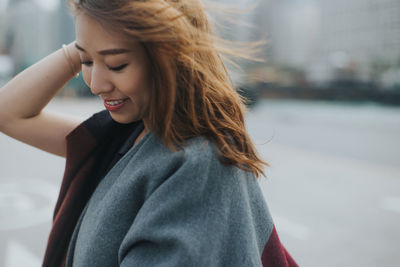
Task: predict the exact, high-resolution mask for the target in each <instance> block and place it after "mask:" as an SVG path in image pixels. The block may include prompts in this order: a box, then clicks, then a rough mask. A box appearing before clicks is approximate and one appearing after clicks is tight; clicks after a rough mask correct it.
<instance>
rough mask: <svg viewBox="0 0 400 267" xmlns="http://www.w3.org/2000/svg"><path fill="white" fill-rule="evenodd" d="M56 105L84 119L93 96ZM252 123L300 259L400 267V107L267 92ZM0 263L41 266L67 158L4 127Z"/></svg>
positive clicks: (333, 265) (270, 198) (268, 190)
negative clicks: (15, 136) (270, 97)
mask: <svg viewBox="0 0 400 267" xmlns="http://www.w3.org/2000/svg"><path fill="white" fill-rule="evenodd" d="M48 109H50V110H54V111H57V112H64V113H68V114H72V115H77V116H80V117H83V118H86V117H88V116H90V115H91V114H92V113H94V112H96V111H97V110H100V109H102V103H101V102H99V101H98V100H93V99H89V100H88V99H84V100H82V99H69V100H64V99H63V100H61V99H56V100H55V101H53V102H52V103H50V104H49V107H48ZM247 127H248V129H249V132H250V134H251V136H252V137H253V140H254V142H255V143H256V145H257V148H258V149H259V152H260V153H261V155H262V157H263V158H264V159H265V160H266V161H268V162H269V163H270V165H271V167H269V168H267V169H266V173H267V176H268V178H267V179H265V178H261V179H260V184H261V186H262V189H263V192H264V195H265V198H266V200H267V203H268V205H269V208H270V211H271V213H272V216H273V218H274V221H275V224H276V227H277V230H278V233H279V236H280V238H281V240H282V242H283V244H284V245H285V246H286V248H287V249H288V251H289V252H290V253H291V254H292V256H293V257H294V259H295V260H296V261H297V262H298V263H299V265H300V266H310V267H320V266H324V267H338V266H352V267H353V266H362V267H375V266H385V267H395V266H400V256H399V254H398V252H399V249H400V245H399V240H400V228H399V225H400V108H399V107H397V108H396V107H388V106H379V105H376V104H368V103H364V104H350V103H340V102H336V103H328V102H312V101H291V100H275V101H269V100H268V101H267V100H262V101H260V102H259V103H257V105H256V106H255V107H254V109H252V110H251V111H250V112H249V114H248V115H247ZM0 147H1V150H0V267H17V266H24V267H38V266H41V261H42V257H43V253H44V249H45V246H46V242H47V237H48V234H49V230H50V227H51V216H52V212H53V208H54V205H55V202H56V197H57V194H58V190H59V187H60V182H61V178H62V175H63V171H64V159H63V158H60V157H57V156H52V155H50V154H48V153H46V152H41V151H39V150H37V149H35V148H31V147H29V146H27V145H24V144H22V143H19V142H17V141H15V140H12V139H11V138H9V137H7V136H5V135H2V134H0Z"/></svg>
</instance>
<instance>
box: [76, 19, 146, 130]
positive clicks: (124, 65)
mask: <svg viewBox="0 0 400 267" xmlns="http://www.w3.org/2000/svg"><path fill="white" fill-rule="evenodd" d="M76 47H77V49H78V51H79V54H80V58H81V62H82V74H83V79H84V80H85V82H86V84H87V85H88V86H89V87H90V89H91V91H92V93H93V94H96V95H99V96H100V97H101V98H102V99H103V100H104V106H105V107H106V109H107V110H109V112H110V114H111V117H112V118H113V119H114V120H115V121H117V122H120V123H130V122H134V121H137V120H140V119H144V120H146V117H147V115H148V109H149V102H150V88H149V84H150V83H149V59H148V57H147V54H146V51H145V49H144V48H143V47H142V46H141V45H140V44H139V43H138V42H132V41H128V40H127V39H126V38H124V37H123V36H122V35H121V34H120V33H118V32H113V31H109V30H106V29H104V28H103V27H102V26H101V24H99V23H98V22H97V21H96V20H94V19H93V18H91V17H90V16H88V15H85V14H84V13H81V14H78V15H77V16H76Z"/></svg>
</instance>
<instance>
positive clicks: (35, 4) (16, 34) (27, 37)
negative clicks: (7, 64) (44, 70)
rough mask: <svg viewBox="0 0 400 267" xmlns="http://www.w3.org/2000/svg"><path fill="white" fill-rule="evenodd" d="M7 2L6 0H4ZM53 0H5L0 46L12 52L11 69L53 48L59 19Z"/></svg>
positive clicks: (39, 56) (19, 69) (3, 50)
mask: <svg viewBox="0 0 400 267" xmlns="http://www.w3.org/2000/svg"><path fill="white" fill-rule="evenodd" d="M5 2H7V1H5ZM51 3H54V2H52V0H40V1H39V0H37V1H35V0H12V1H8V3H7V5H6V10H5V12H4V13H3V16H2V18H1V20H2V25H3V26H2V27H1V28H0V31H1V33H0V36H1V37H0V47H1V50H2V53H3V54H8V55H9V56H11V58H12V60H13V62H14V66H15V69H14V73H16V72H19V71H21V70H22V69H24V68H26V67H27V66H29V65H31V64H33V63H34V62H36V61H37V60H39V59H40V58H42V57H44V56H46V55H47V54H49V53H50V52H51V51H52V50H54V49H55V47H56V45H55V43H56V41H57V38H55V37H56V36H57V33H58V28H57V27H58V21H57V17H56V16H55V15H56V14H55V13H54V10H55V9H56V8H57V6H54V4H51Z"/></svg>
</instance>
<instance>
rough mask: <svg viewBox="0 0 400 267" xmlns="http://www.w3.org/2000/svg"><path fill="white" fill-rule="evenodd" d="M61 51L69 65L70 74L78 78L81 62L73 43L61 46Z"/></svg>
mask: <svg viewBox="0 0 400 267" xmlns="http://www.w3.org/2000/svg"><path fill="white" fill-rule="evenodd" d="M62 50H63V53H64V57H65V59H66V60H67V61H68V64H69V65H70V69H71V72H72V73H73V75H74V76H78V74H79V72H80V71H81V62H80V57H79V53H78V51H77V49H76V47H75V42H72V43H69V44H68V45H62Z"/></svg>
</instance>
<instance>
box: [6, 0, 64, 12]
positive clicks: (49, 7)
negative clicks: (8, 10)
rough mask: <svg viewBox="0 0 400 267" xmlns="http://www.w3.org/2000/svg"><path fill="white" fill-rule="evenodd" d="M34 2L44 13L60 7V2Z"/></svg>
mask: <svg viewBox="0 0 400 267" xmlns="http://www.w3.org/2000/svg"><path fill="white" fill-rule="evenodd" d="M0 1H1V0H0ZM36 2H37V3H38V4H39V6H40V7H41V8H43V9H44V10H46V11H53V10H55V9H57V8H58V7H59V5H60V1H58V0H36Z"/></svg>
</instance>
